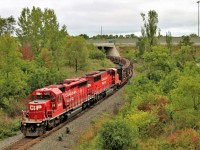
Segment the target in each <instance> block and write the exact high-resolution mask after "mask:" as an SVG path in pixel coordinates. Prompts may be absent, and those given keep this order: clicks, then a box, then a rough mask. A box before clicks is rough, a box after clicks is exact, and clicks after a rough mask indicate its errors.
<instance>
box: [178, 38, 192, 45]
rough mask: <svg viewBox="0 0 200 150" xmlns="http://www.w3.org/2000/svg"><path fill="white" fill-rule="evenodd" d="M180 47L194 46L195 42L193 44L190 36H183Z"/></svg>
mask: <svg viewBox="0 0 200 150" xmlns="http://www.w3.org/2000/svg"><path fill="white" fill-rule="evenodd" d="M179 45H180V46H192V45H193V42H191V37H190V36H182V39H181V41H180V43H179Z"/></svg>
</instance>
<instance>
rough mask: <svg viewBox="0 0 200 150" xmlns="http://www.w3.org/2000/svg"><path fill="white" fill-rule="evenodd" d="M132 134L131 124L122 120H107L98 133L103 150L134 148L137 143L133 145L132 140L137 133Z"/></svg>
mask: <svg viewBox="0 0 200 150" xmlns="http://www.w3.org/2000/svg"><path fill="white" fill-rule="evenodd" d="M135 131H136V130H135ZM134 134H135V133H133V129H132V128H131V126H130V125H128V124H127V123H126V122H124V121H123V120H116V121H110V122H107V123H106V124H105V125H104V127H103V129H102V131H101V133H100V144H101V147H102V149H104V150H106V149H108V150H127V149H133V148H136V147H137V145H136V144H135V145H133V143H134V142H133V140H134V136H136V135H137V134H135V135H134ZM134 146H135V147H134Z"/></svg>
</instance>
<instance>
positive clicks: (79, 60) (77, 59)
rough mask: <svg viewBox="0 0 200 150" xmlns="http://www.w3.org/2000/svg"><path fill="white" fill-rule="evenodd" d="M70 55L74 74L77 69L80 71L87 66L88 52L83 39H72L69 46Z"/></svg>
mask: <svg viewBox="0 0 200 150" xmlns="http://www.w3.org/2000/svg"><path fill="white" fill-rule="evenodd" d="M70 53H71V55H70V59H71V60H70V62H71V64H72V65H73V66H75V70H76V72H77V71H78V69H82V68H84V67H85V66H86V65H87V59H88V50H87V45H86V41H85V40H84V39H83V38H81V37H77V38H74V40H73V42H72V44H71V46H70Z"/></svg>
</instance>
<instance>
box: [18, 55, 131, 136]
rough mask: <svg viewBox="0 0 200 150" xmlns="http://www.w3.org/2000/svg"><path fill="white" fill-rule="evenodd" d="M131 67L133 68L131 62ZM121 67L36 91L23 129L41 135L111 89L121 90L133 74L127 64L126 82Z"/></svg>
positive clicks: (24, 112)
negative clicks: (119, 88)
mask: <svg viewBox="0 0 200 150" xmlns="http://www.w3.org/2000/svg"><path fill="white" fill-rule="evenodd" d="M116 59H117V58H115V61H116ZM125 64H126V63H125ZM122 65H123V66H124V64H122ZM128 67H129V68H130V65H129V66H128ZM120 70H123V69H121V68H120V69H115V68H109V69H104V70H99V71H95V72H92V73H89V74H86V75H85V76H83V77H81V78H75V79H66V80H64V81H63V83H62V84H56V85H49V86H46V87H44V88H41V89H37V90H35V91H33V92H32V94H31V100H32V101H31V102H29V103H28V106H27V111H22V122H21V132H22V133H23V134H24V135H25V136H40V135H42V134H44V133H45V131H46V130H48V129H51V128H53V127H54V126H56V125H58V124H59V123H61V122H63V121H64V120H66V119H67V118H68V116H69V115H70V114H71V113H72V112H73V111H75V110H77V109H78V108H82V109H85V108H87V107H88V106H90V105H92V104H93V103H95V102H96V101H98V100H99V99H101V98H102V97H105V96H106V94H107V93H108V92H109V91H111V90H115V89H117V88H118V87H119V86H120V84H121V83H123V82H126V81H127V80H128V78H129V77H130V76H131V75H132V72H131V71H130V69H127V67H126V69H125V70H124V71H126V72H127V73H125V74H127V77H126V78H124V79H125V80H124V81H122V78H121V80H120V79H119V78H120V77H119V76H122V75H123V74H124V72H122V71H120ZM127 70H128V71H127ZM120 74H121V75H120Z"/></svg>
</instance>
